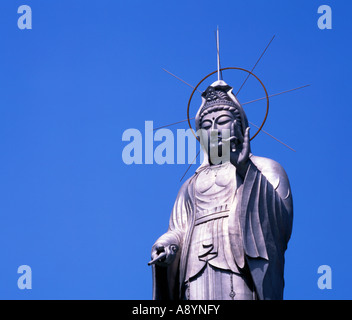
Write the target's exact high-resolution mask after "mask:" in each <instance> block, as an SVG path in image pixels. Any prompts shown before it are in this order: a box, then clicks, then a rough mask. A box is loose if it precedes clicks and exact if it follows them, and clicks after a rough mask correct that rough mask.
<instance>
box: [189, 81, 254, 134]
mask: <svg viewBox="0 0 352 320" xmlns="http://www.w3.org/2000/svg"><path fill="white" fill-rule="evenodd" d="M232 89H233V88H232V87H230V86H229V85H228V84H227V83H226V82H225V81H223V80H218V81H215V82H214V83H213V84H211V85H210V86H209V87H208V88H207V89H206V90H205V91H204V92H203V93H202V104H201V106H200V108H199V110H198V112H197V115H196V118H195V121H196V129H197V130H199V129H200V121H201V118H202V117H203V115H205V114H206V113H207V111H209V112H210V111H213V110H214V109H216V106H228V109H227V110H229V111H233V112H235V113H236V114H239V117H240V119H241V124H242V133H243V135H244V133H245V130H246V128H247V127H248V120H247V116H246V114H245V112H244V110H243V108H242V106H241V104H240V103H239V101H238V100H237V98H236V96H235V95H234V94H233V93H232Z"/></svg>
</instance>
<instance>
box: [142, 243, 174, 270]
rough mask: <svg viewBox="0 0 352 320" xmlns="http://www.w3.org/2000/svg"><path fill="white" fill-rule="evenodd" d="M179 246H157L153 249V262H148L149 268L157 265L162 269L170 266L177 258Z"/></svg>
mask: <svg viewBox="0 0 352 320" xmlns="http://www.w3.org/2000/svg"><path fill="white" fill-rule="evenodd" d="M177 251H178V246H177V245H175V244H170V245H166V246H165V245H162V244H155V245H154V246H153V248H152V260H151V261H149V262H148V266H150V265H153V264H157V265H159V266H162V267H166V266H168V265H170V264H171V263H172V262H173V261H174V260H175V257H176V253H177Z"/></svg>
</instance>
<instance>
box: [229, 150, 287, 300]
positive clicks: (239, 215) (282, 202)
mask: <svg viewBox="0 0 352 320" xmlns="http://www.w3.org/2000/svg"><path fill="white" fill-rule="evenodd" d="M239 193H240V197H239V199H240V200H239V204H238V205H237V207H236V214H235V218H234V221H233V222H232V225H231V228H232V230H233V234H232V236H231V238H230V239H231V246H232V250H233V254H234V257H235V259H236V262H237V263H238V264H239V266H240V267H244V264H245V263H246V264H247V265H248V267H249V270H250V273H251V275H252V279H253V282H254V284H255V287H256V292H257V294H258V298H259V299H282V298H283V289H284V274H283V273H284V253H285V250H286V248H287V243H288V241H289V239H290V236H291V230H292V219H293V209H292V196H291V190H290V186H289V182H288V178H287V176H286V173H285V171H284V169H283V168H282V167H281V166H280V165H279V164H278V163H277V162H275V161H273V160H270V159H266V158H260V157H252V158H251V161H250V165H249V167H248V170H247V174H246V176H245V178H244V180H243V185H242V186H241V188H240V189H239Z"/></svg>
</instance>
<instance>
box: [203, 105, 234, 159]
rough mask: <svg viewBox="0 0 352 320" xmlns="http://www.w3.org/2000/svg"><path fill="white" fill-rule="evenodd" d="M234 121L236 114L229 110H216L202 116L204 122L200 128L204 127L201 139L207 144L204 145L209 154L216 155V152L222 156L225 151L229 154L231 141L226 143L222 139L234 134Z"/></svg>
mask: <svg viewBox="0 0 352 320" xmlns="http://www.w3.org/2000/svg"><path fill="white" fill-rule="evenodd" d="M234 121H235V117H234V115H233V114H232V112H231V111H228V110H219V111H214V112H211V113H209V114H207V115H205V116H204V117H203V118H202V122H201V123H200V129H202V131H201V135H202V136H201V139H202V141H203V142H204V144H205V145H203V147H207V148H208V149H207V151H208V152H207V153H208V155H209V154H213V155H214V154H215V152H216V154H218V155H219V157H221V156H222V155H223V152H224V151H226V152H227V153H228V154H229V152H230V142H229V141H228V142H227V143H225V142H223V141H222V139H228V138H229V137H230V136H233V135H234V132H233V122H234ZM224 149H226V150H224ZM227 149H228V150H227Z"/></svg>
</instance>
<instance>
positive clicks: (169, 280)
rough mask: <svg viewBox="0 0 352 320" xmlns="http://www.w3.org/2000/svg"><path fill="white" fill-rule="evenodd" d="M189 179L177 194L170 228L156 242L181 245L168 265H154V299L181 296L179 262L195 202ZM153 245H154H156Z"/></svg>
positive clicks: (172, 298) (170, 298) (168, 298)
mask: <svg viewBox="0 0 352 320" xmlns="http://www.w3.org/2000/svg"><path fill="white" fill-rule="evenodd" d="M191 180H192V178H190V179H188V180H187V181H186V182H185V183H184V184H183V186H182V187H181V189H180V190H179V193H178V195H177V198H176V201H175V204H174V206H173V209H172V212H171V216H170V221H169V228H168V231H167V232H166V233H164V234H163V235H162V236H161V237H160V238H159V239H158V240H157V241H156V242H155V244H154V246H155V245H156V244H162V245H164V246H168V245H171V244H175V245H177V246H178V247H179V250H178V252H177V255H176V259H175V260H174V261H173V263H172V264H171V265H169V266H168V267H162V266H158V265H153V299H154V300H174V299H178V297H179V292H178V290H179V283H178V281H179V273H180V272H179V264H180V256H181V253H182V251H183V245H184V240H185V237H186V234H187V231H188V226H189V224H190V220H191V217H192V210H193V204H192V199H191V195H190V193H191V190H190V189H191V188H190V181H191ZM154 246H153V247H154Z"/></svg>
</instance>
